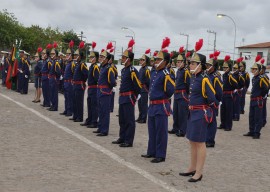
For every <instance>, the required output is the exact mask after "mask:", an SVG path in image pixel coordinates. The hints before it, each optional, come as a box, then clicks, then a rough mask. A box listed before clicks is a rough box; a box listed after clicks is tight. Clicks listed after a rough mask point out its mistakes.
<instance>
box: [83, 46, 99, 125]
mask: <svg viewBox="0 0 270 192" xmlns="http://www.w3.org/2000/svg"><path fill="white" fill-rule="evenodd" d="M92 48H93V51H91V52H90V56H89V62H90V63H91V65H90V67H89V71H88V80H87V84H88V96H87V112H88V117H87V119H86V120H85V122H84V123H83V124H81V125H82V126H87V127H88V128H97V124H98V113H97V111H98V101H97V100H98V99H97V88H98V87H97V84H98V79H99V72H100V69H99V66H98V64H97V62H98V58H99V53H98V52H97V51H94V48H95V47H94V46H93V45H92Z"/></svg>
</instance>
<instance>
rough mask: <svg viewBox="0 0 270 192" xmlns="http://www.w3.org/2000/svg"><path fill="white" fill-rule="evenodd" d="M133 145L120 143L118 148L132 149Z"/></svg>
mask: <svg viewBox="0 0 270 192" xmlns="http://www.w3.org/2000/svg"><path fill="white" fill-rule="evenodd" d="M132 146H133V145H132V144H130V143H121V144H120V145H119V147H132Z"/></svg>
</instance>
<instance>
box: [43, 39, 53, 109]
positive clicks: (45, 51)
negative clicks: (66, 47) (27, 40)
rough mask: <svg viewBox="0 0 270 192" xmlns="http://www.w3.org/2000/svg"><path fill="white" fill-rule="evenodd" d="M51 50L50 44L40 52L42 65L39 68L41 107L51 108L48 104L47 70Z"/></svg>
mask: <svg viewBox="0 0 270 192" xmlns="http://www.w3.org/2000/svg"><path fill="white" fill-rule="evenodd" d="M51 48H52V45H51V44H48V45H47V46H46V49H43V51H42V59H43V65H42V68H41V85H42V94H43V99H44V100H43V104H41V106H43V107H51V104H50V85H49V77H48V76H49V70H50V68H51V66H52V62H51V59H50V49H51Z"/></svg>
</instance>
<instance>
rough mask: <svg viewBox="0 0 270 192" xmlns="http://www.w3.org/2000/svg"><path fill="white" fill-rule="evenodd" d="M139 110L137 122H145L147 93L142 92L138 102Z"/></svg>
mask: <svg viewBox="0 0 270 192" xmlns="http://www.w3.org/2000/svg"><path fill="white" fill-rule="evenodd" d="M138 108H139V118H138V119H139V120H143V121H146V119H147V110H148V93H147V92H142V93H141V98H140V99H139V101H138Z"/></svg>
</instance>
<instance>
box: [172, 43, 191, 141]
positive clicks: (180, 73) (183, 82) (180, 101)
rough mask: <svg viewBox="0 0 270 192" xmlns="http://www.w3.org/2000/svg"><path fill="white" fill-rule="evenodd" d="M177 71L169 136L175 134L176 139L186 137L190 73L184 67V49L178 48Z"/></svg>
mask: <svg viewBox="0 0 270 192" xmlns="http://www.w3.org/2000/svg"><path fill="white" fill-rule="evenodd" d="M176 66H177V71H176V80H175V84H176V85H175V91H174V102H173V128H172V130H170V131H168V133H169V134H176V136H178V137H184V136H185V135H186V128H187V118H188V112H189V110H188V102H189V100H188V94H189V84H190V73H189V70H188V69H187V68H186V67H185V56H184V47H180V49H179V55H178V57H177V63H176Z"/></svg>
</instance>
